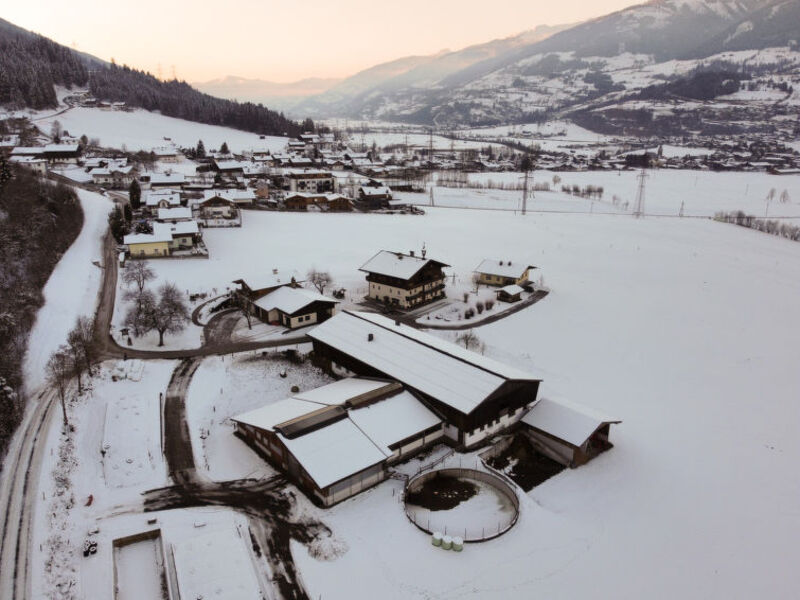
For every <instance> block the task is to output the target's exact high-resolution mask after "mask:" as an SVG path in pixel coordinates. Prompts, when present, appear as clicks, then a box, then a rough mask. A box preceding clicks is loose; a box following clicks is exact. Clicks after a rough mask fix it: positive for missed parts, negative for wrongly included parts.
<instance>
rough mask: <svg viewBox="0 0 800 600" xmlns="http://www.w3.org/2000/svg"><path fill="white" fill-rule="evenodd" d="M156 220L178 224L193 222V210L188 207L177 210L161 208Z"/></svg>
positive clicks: (178, 207) (177, 208)
mask: <svg viewBox="0 0 800 600" xmlns="http://www.w3.org/2000/svg"><path fill="white" fill-rule="evenodd" d="M156 219H157V220H158V221H159V222H160V223H178V222H180V221H191V220H192V209H191V208H189V207H186V206H177V207H175V208H159V209H158V216H157V217H156Z"/></svg>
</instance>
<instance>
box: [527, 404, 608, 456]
mask: <svg viewBox="0 0 800 600" xmlns="http://www.w3.org/2000/svg"><path fill="white" fill-rule="evenodd" d="M621 422H622V421H620V420H618V419H612V418H609V417H607V416H605V415H602V414H600V413H598V412H595V411H594V410H592V409H590V408H588V407H585V406H580V405H577V404H572V403H567V402H564V401H556V400H550V399H549V398H542V399H540V400H539V401H538V402H537V403H536V404H534V406H533V408H531V410H530V411H529V412H528V414H526V415H525V416H524V417H522V429H523V431H524V432H525V433H526V434H527V435H528V437H529V438H530V440H531V442H533V444H534V446H535V447H536V449H537V450H539V451H540V452H541V453H542V454H544V455H545V456H549V457H550V458H552V459H553V460H556V461H558V462H560V463H561V464H563V465H566V466H568V467H570V468H574V467H579V466H580V465H583V464H585V463H587V462H589V461H590V460H591V459H592V458H594V457H595V456H597V455H598V454H600V453H601V452H604V451H605V450H608V449H609V448H611V447H612V445H611V442H609V440H608V436H609V430H610V429H611V425H613V424H618V423H621Z"/></svg>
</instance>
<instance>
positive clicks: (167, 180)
mask: <svg viewBox="0 0 800 600" xmlns="http://www.w3.org/2000/svg"><path fill="white" fill-rule="evenodd" d="M139 181H140V182H141V183H143V184H145V185H148V186H149V187H150V189H153V190H155V189H164V188H178V189H180V188H181V187H183V185H184V184H185V183H186V177H185V176H184V174H183V173H145V174H144V175H142V176H141V177H140V178H139Z"/></svg>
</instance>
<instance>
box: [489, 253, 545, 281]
mask: <svg viewBox="0 0 800 600" xmlns="http://www.w3.org/2000/svg"><path fill="white" fill-rule="evenodd" d="M535 268H536V267H535V266H533V265H529V264H527V263H512V262H511V261H510V260H496V259H494V258H486V259H484V260H483V261H482V262H481V264H479V265H478V266H477V267H476V268H475V272H476V273H484V274H486V275H500V276H501V277H514V278H517V277H522V274H523V273H524V272H525V269H535Z"/></svg>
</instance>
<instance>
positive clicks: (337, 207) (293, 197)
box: [283, 192, 353, 212]
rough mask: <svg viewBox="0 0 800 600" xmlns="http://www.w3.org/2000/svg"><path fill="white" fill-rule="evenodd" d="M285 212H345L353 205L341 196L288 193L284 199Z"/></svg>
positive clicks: (348, 199)
mask: <svg viewBox="0 0 800 600" xmlns="http://www.w3.org/2000/svg"><path fill="white" fill-rule="evenodd" d="M283 202H284V204H285V205H286V208H287V210H306V211H307V210H322V211H331V212H345V211H351V210H353V203H352V202H351V201H350V198H348V197H347V196H342V195H341V194H312V193H308V192H295V193H290V194H288V195H287V196H286V198H285V199H284V201H283Z"/></svg>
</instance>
